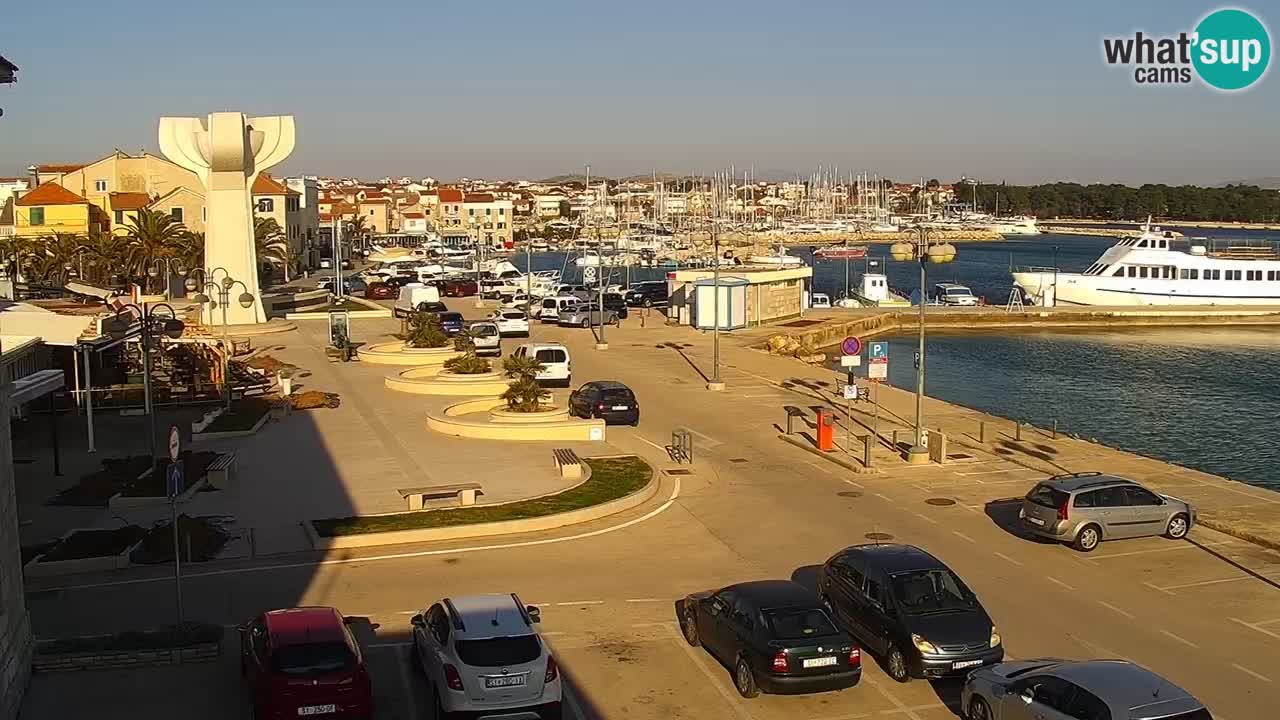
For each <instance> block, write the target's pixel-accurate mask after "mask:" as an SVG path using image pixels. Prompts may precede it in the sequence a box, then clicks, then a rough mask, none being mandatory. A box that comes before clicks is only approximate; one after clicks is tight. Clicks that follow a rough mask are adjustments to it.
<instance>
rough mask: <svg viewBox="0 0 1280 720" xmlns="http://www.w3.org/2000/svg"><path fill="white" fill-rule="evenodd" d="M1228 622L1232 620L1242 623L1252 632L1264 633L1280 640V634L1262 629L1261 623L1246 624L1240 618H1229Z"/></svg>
mask: <svg viewBox="0 0 1280 720" xmlns="http://www.w3.org/2000/svg"><path fill="white" fill-rule="evenodd" d="M1228 620H1231V621H1232V622H1237V623H1240V624H1241V625H1243V626H1245V627H1247V628H1249V629H1250V630H1253V631H1255V632H1260V633H1263V634H1264V635H1270V636H1271V637H1273V638H1275V639H1277V640H1280V634H1278V633H1273V632H1271V631H1270V630H1268V629H1266V628H1264V627H1262V626H1261V624H1260V623H1249V622H1245V621H1244V620H1241V619H1240V618H1228ZM1269 622H1275V621H1274V620H1271V621H1269Z"/></svg>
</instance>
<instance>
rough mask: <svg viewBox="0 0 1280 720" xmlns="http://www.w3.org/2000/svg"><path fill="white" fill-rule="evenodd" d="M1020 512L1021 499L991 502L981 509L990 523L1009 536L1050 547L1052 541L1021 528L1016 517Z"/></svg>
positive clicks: (1011, 498) (1003, 499)
mask: <svg viewBox="0 0 1280 720" xmlns="http://www.w3.org/2000/svg"><path fill="white" fill-rule="evenodd" d="M1021 510H1022V498H1017V497H1010V498H1000V499H999V500H992V501H990V502H988V503H987V504H986V506H984V508H983V512H985V513H986V515H987V517H989V518H991V522H993V523H995V524H996V527H998V528H1000V529H1001V530H1004V531H1005V532H1007V533H1009V534H1010V535H1012V536H1014V537H1016V538H1019V539H1021V540H1030V541H1032V542H1039V543H1043V544H1046V545H1052V544H1053V541H1052V540H1048V539H1046V538H1042V537H1040V536H1038V535H1033V534H1031V533H1030V532H1028V531H1027V530H1026V528H1024V527H1022V519H1021V518H1019V517H1018V514H1019V513H1020V512H1021Z"/></svg>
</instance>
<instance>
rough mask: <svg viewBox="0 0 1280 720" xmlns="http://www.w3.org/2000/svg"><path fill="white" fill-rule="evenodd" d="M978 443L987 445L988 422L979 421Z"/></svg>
mask: <svg viewBox="0 0 1280 720" xmlns="http://www.w3.org/2000/svg"><path fill="white" fill-rule="evenodd" d="M978 442H980V443H982V444H983V445H986V444H987V421H986V420H979V421H978Z"/></svg>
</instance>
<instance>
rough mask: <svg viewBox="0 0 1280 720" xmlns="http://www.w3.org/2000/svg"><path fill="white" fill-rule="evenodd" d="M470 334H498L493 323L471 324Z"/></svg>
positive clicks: (483, 335) (487, 335)
mask: <svg viewBox="0 0 1280 720" xmlns="http://www.w3.org/2000/svg"><path fill="white" fill-rule="evenodd" d="M471 334H472V335H475V336H476V337H490V336H492V335H497V334H498V328H497V327H495V326H493V325H472V326H471Z"/></svg>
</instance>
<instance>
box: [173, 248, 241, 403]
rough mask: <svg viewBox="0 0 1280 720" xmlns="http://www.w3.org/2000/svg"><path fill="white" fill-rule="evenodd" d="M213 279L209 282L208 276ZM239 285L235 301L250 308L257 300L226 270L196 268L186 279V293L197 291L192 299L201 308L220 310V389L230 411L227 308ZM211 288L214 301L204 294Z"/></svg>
mask: <svg viewBox="0 0 1280 720" xmlns="http://www.w3.org/2000/svg"><path fill="white" fill-rule="evenodd" d="M219 272H221V273H222V278H221V279H218V275H217V274H218V273H219ZM197 273H199V275H200V281H197V280H196V279H195V275H196V274H197ZM210 275H212V276H213V279H212V280H210V279H209V276H210ZM237 285H239V286H240V287H241V288H242V289H243V290H244V292H242V293H240V295H239V297H237V298H236V300H237V301H238V302H239V303H240V307H242V308H246V309H247V308H251V307H253V303H254V302H255V301H256V300H257V299H256V298H255V297H254V296H253V294H252V293H250V292H249V286H247V285H245V284H244V283H243V282H241V281H239V280H236V279H235V278H233V277H231V274H230V273H229V272H227V270H226V268H220V267H218V268H214V269H212V270H208V271H205V270H203V269H200V268H197V269H195V270H192V271H191V275H190V276H188V277H187V282H186V287H187V290H188V291H191V290H199V291H200V292H198V293H196V296H195V297H194V298H192V299H193V300H195V301H196V303H198V304H199V305H201V306H202V307H203V306H205V305H207V306H209V310H210V311H213V310H215V309H217V308H218V307H221V308H222V388H223V394H224V395H225V396H226V402H227V409H228V410H230V409H231V376H230V372H229V371H230V369H231V343H230V341H229V340H228V337H227V306H228V305H230V304H231V291H232V290H233V289H234V288H235V286H237ZM210 288H212V289H213V291H214V292H215V293H217V295H218V299H217V300H214V299H212V298H211V297H209V295H206V294H205V293H206V292H207V291H208V290H209V289H210Z"/></svg>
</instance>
